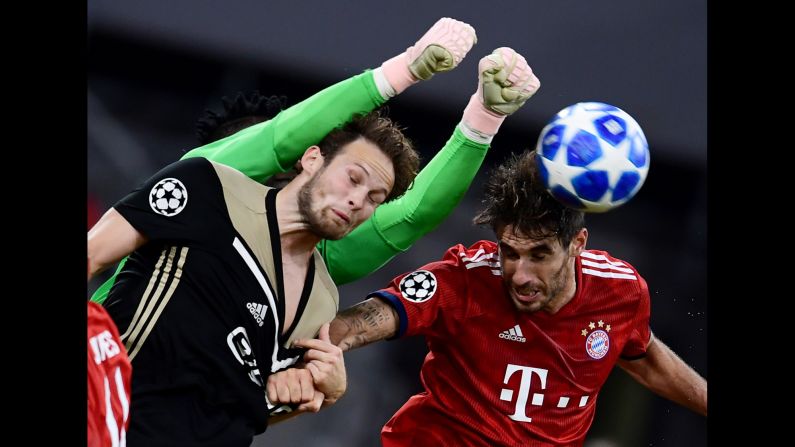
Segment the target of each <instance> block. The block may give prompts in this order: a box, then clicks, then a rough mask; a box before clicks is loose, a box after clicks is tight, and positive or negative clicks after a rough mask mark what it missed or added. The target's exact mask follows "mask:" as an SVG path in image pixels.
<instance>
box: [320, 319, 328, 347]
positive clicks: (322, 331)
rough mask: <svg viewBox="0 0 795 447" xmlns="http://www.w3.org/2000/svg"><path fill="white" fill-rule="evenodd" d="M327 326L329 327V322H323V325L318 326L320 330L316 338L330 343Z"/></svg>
mask: <svg viewBox="0 0 795 447" xmlns="http://www.w3.org/2000/svg"><path fill="white" fill-rule="evenodd" d="M329 327H331V323H325V324H324V325H323V326H320V331H319V332H318V338H319V339H320V340H322V341H325V342H327V343H329V344H331V338H330V337H329V335H328V329H329Z"/></svg>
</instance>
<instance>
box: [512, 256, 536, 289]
mask: <svg viewBox="0 0 795 447" xmlns="http://www.w3.org/2000/svg"><path fill="white" fill-rule="evenodd" d="M535 280H536V277H535V275H534V274H533V271H532V269H531V268H530V262H528V261H526V260H525V259H519V260H518V261H517V262H516V269H515V270H514V272H513V275H512V276H511V282H513V285H514V286H516V287H517V288H521V287H524V286H526V285H529V284H531V283H533V282H534V281H535Z"/></svg>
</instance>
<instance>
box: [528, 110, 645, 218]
mask: <svg viewBox="0 0 795 447" xmlns="http://www.w3.org/2000/svg"><path fill="white" fill-rule="evenodd" d="M536 161H537V163H538V167H539V170H540V172H541V177H542V179H543V181H544V186H545V187H546V188H547V190H548V191H549V192H550V193H551V194H552V195H553V196H554V197H555V198H556V199H558V201H559V202H561V203H563V204H564V205H566V206H569V207H571V208H575V209H579V210H582V211H586V212H592V213H602V212H605V211H609V210H611V209H613V208H615V207H617V206H619V205H622V204H624V203H626V202H627V201H629V199H631V198H632V197H633V196H634V195H635V194H637V192H638V190H640V187H641V186H643V182H644V181H645V180H646V174H648V173H649V162H650V158H649V145H648V143H647V142H646V136H645V135H643V130H641V128H640V125H638V123H637V122H636V121H635V120H634V119H633V118H632V117H631V116H629V114H628V113H626V112H624V111H623V110H621V109H619V108H618V107H615V106H611V105H610V104H605V103H601V102H580V103H577V104H574V105H571V106H569V107H566V108H565V109H563V110H561V111H560V112H558V114H557V115H555V117H554V118H552V120H550V121H549V123H547V125H546V126H545V127H544V129H543V130H542V131H541V135H540V136H539V137H538V143H537V144H536Z"/></svg>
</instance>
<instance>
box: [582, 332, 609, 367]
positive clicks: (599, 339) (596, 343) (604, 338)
mask: <svg viewBox="0 0 795 447" xmlns="http://www.w3.org/2000/svg"><path fill="white" fill-rule="evenodd" d="M609 349H610V337H609V336H608V335H607V332H605V331H603V330H601V329H599V330H596V331H593V332H591V333H590V334H589V335H588V338H586V339H585V352H587V353H588V355H590V356H591V358H593V359H595V360H599V359H601V358H602V357H604V356H605V355H606V354H607V351H608V350H609Z"/></svg>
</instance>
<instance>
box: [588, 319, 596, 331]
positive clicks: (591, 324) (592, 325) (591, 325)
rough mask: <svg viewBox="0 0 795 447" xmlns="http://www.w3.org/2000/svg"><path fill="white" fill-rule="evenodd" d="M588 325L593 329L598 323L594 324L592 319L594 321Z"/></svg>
mask: <svg viewBox="0 0 795 447" xmlns="http://www.w3.org/2000/svg"><path fill="white" fill-rule="evenodd" d="M588 327H589V328H591V330H593V328H595V327H596V325H595V324H593V321H592V322H590V323H588Z"/></svg>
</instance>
